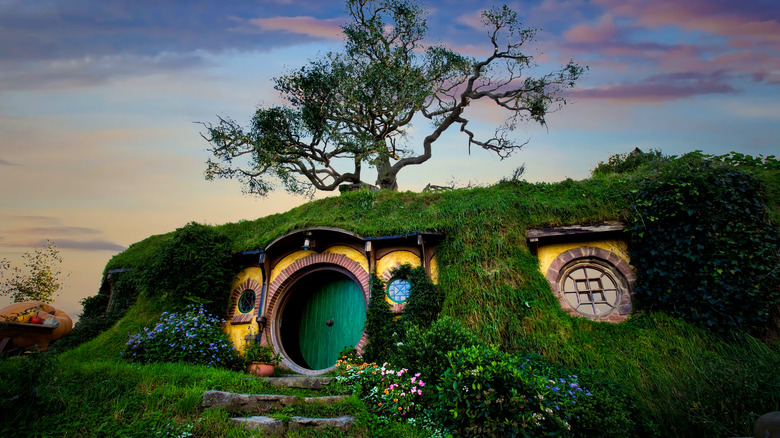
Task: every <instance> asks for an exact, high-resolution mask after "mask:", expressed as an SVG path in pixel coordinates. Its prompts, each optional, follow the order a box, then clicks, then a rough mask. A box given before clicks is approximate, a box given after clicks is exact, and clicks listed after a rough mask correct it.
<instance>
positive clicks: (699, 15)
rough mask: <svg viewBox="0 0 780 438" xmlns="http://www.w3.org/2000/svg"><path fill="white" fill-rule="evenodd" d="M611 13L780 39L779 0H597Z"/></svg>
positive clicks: (646, 23) (650, 23)
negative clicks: (742, 0) (750, 0)
mask: <svg viewBox="0 0 780 438" xmlns="http://www.w3.org/2000/svg"><path fill="white" fill-rule="evenodd" d="M595 3H596V4H599V5H601V6H603V7H605V8H606V9H607V10H609V11H610V12H612V13H616V14H620V15H623V16H627V17H632V18H634V19H635V20H636V21H637V22H638V23H640V24H642V25H644V26H647V27H650V28H654V29H657V28H661V27H664V26H675V27H679V28H681V29H684V30H687V31H704V32H710V33H713V34H716V35H721V36H726V37H736V38H739V39H743V38H750V39H753V40H754V42H757V43H760V42H764V43H767V44H769V43H775V44H776V43H778V42H780V21H778V20H779V17H780V4H778V2H775V1H766V2H756V1H753V2H734V1H731V0H687V1H684V2H681V1H678V0H652V1H648V0H645V1H632V2H626V1H624V0H596V1H595Z"/></svg>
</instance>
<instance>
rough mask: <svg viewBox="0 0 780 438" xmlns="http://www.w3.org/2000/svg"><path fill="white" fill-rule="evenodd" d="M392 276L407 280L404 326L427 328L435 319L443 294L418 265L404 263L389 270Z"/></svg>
mask: <svg viewBox="0 0 780 438" xmlns="http://www.w3.org/2000/svg"><path fill="white" fill-rule="evenodd" d="M391 275H392V276H393V277H400V278H405V279H407V280H409V283H410V285H411V290H410V292H409V298H407V299H406V306H405V307H404V317H403V321H404V325H405V326H406V327H412V326H417V327H420V328H428V327H430V325H431V324H432V323H433V321H436V318H437V317H438V316H439V312H441V307H442V304H443V303H444V294H442V293H441V291H439V289H438V287H436V285H435V284H433V282H432V281H431V279H430V277H428V274H427V273H426V272H425V268H423V267H422V266H418V267H416V268H413V267H412V266H411V265H409V264H405V265H402V266H399V267H398V268H395V269H393V270H392V271H391Z"/></svg>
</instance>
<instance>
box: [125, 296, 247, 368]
mask: <svg viewBox="0 0 780 438" xmlns="http://www.w3.org/2000/svg"><path fill="white" fill-rule="evenodd" d="M224 323H225V321H223V320H219V319H217V318H215V317H213V316H211V315H209V314H208V313H206V311H205V310H204V309H203V308H202V307H201V308H195V307H190V308H188V310H187V311H186V313H183V314H182V313H168V312H163V313H162V315H160V321H159V322H158V323H157V325H155V326H154V328H152V329H151V330H150V329H149V328H145V329H144V331H143V332H141V333H137V334H135V335H132V336H130V340H129V341H127V344H126V348H125V351H123V352H122V353H120V354H121V355H122V357H124V358H125V359H127V360H129V361H131V362H135V363H151V362H184V363H190V364H194V365H206V366H212V367H222V368H234V367H236V366H237V365H238V364H240V362H241V359H240V356H239V355H238V352H237V351H236V349H235V347H234V346H233V343H232V342H231V341H230V339H229V337H228V335H227V334H226V333H225V332H223V331H222V324H224Z"/></svg>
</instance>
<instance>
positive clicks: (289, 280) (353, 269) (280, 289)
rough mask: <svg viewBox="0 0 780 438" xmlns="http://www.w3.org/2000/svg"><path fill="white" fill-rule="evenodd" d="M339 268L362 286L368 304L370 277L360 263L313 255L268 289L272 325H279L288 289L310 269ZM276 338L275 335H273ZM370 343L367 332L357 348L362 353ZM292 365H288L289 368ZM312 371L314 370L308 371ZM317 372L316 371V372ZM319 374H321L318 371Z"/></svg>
mask: <svg viewBox="0 0 780 438" xmlns="http://www.w3.org/2000/svg"><path fill="white" fill-rule="evenodd" d="M318 265H319V266H328V265H330V266H338V267H340V268H342V269H345V270H347V271H348V272H349V273H350V274H352V276H353V277H354V278H355V279H356V280H357V282H358V284H359V285H360V289H361V291H362V292H363V298H364V300H365V302H366V303H368V299H369V291H370V290H371V289H370V286H369V278H370V277H369V275H368V272H366V271H365V269H363V267H362V266H360V263H358V262H356V261H355V260H352V259H351V258H349V257H347V256H345V255H343V254H334V253H324V254H312V255H309V256H307V257H303V258H301V259H298V260H296V261H295V262H293V263H292V264H291V265H290V266H288V267H286V268H285V269H284V270H282V272H281V273H279V275H278V276H277V277H276V278H274V280H273V281H272V282H271V284H270V285H269V287H268V304H267V311H266V315H268V317H269V321H273V322H272V324H277V320H278V318H279V317H280V314H281V312H282V310H283V309H281V308H280V306H279V302H280V299H281V298H282V297H283V296H284V295H285V293H286V291H287V289H288V288H289V287H290V286H291V285H292V284H293V283H295V281H296V280H297V279H299V278H301V276H303V275H306V273H308V271H309V269H308V268H314V267H317V266H318ZM272 336H274V335H272ZM367 343H368V337H367V336H366V334H365V332H364V333H363V335H362V336H361V337H360V341H359V342H358V344H357V345H356V346H355V348H357V350H358V351H360V352H362V351H363V348H364V347H365V346H366V344H367ZM274 348H276V349H277V350H280V349H279V347H278V345H277V342H276V341H275V342H274ZM289 365H290V364H288V366H289ZM293 369H294V370H295V371H298V372H302V373H306V372H307V370H299V369H298V368H297V367H296V368H293ZM308 371H312V370H308ZM315 371H316V370H315ZM317 372H321V370H320V371H317Z"/></svg>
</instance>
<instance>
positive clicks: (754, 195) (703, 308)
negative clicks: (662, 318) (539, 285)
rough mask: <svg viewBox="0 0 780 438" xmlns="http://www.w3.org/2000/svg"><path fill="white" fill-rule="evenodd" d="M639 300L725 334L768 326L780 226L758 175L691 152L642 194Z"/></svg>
mask: <svg viewBox="0 0 780 438" xmlns="http://www.w3.org/2000/svg"><path fill="white" fill-rule="evenodd" d="M634 209H635V211H636V214H635V215H634V216H633V218H632V222H633V223H632V226H631V231H632V248H631V261H632V263H633V264H634V265H635V266H636V267H637V270H638V280H637V283H636V295H637V298H638V299H637V301H638V303H639V304H640V305H641V306H643V307H645V308H647V309H650V310H661V311H665V312H668V313H670V314H672V315H674V316H677V317H681V318H683V319H686V320H688V321H692V322H694V323H697V324H700V325H703V326H705V327H708V328H711V329H714V330H716V331H718V332H721V333H725V332H728V331H731V330H734V329H744V330H751V329H757V328H759V327H761V326H762V325H765V324H766V323H767V322H768V320H769V315H770V310H771V309H772V307H773V306H776V305H777V304H778V302H780V291H779V290H778V284H779V282H780V270H778V269H777V266H778V265H780V255H779V254H778V248H780V246H779V245H778V230H777V229H776V228H774V227H773V226H772V224H771V223H770V222H769V221H768V216H767V209H766V205H765V195H764V191H763V186H762V184H761V183H760V181H759V180H757V179H756V178H754V177H753V176H751V175H749V174H747V173H745V172H742V171H739V170H737V169H734V168H733V167H730V166H727V165H724V164H722V163H719V162H714V161H710V160H707V159H705V158H703V157H702V156H701V155H700V154H697V153H691V154H688V155H686V156H683V157H682V158H680V159H676V160H672V161H671V162H670V165H669V166H666V168H665V169H664V170H663V171H662V172H659V173H657V174H655V175H654V176H653V177H649V178H647V179H646V180H645V181H644V182H643V184H642V186H641V188H640V189H639V190H638V191H637V193H636V198H635V202H634Z"/></svg>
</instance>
